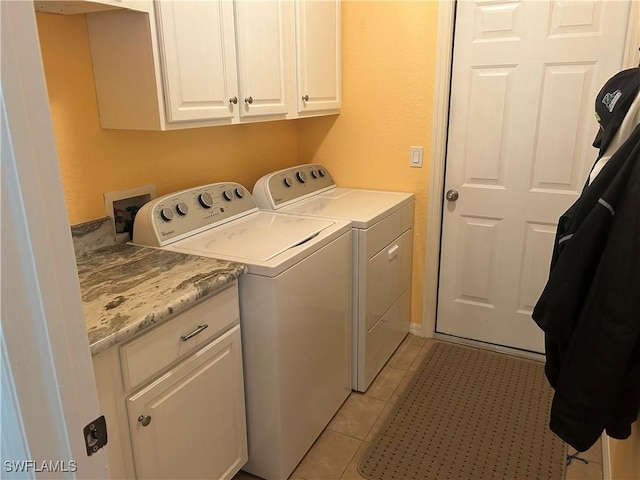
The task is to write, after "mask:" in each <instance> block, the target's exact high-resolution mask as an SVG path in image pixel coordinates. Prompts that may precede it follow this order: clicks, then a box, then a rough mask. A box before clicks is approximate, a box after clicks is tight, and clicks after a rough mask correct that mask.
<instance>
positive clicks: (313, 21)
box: [295, 0, 341, 114]
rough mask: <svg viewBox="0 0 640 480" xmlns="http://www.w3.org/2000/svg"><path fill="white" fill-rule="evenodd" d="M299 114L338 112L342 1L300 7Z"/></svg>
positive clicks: (307, 0)
mask: <svg viewBox="0 0 640 480" xmlns="http://www.w3.org/2000/svg"><path fill="white" fill-rule="evenodd" d="M295 6H296V47H297V49H296V56H297V77H298V82H297V84H298V113H300V114H304V113H315V112H322V111H326V110H337V109H339V108H340V106H341V91H340V0H304V1H297V2H296V4H295Z"/></svg>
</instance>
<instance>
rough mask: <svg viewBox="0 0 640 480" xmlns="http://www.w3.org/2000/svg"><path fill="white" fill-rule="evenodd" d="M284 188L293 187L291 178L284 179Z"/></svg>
mask: <svg viewBox="0 0 640 480" xmlns="http://www.w3.org/2000/svg"><path fill="white" fill-rule="evenodd" d="M283 182H284V186H285V187H290V186H291V179H290V178H289V177H284V180H283Z"/></svg>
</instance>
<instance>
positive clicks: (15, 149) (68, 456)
mask: <svg viewBox="0 0 640 480" xmlns="http://www.w3.org/2000/svg"><path fill="white" fill-rule="evenodd" d="M0 7H1V15H0V20H1V22H2V26H1V27H2V28H1V29H0V31H1V35H2V41H1V42H0V46H1V49H2V52H1V57H2V78H1V82H2V88H1V90H0V91H1V94H2V97H1V100H2V102H1V103H2V114H3V115H2V146H1V147H2V148H1V152H2V158H1V159H2V182H1V187H2V188H1V192H2V244H1V247H2V265H1V271H2V282H1V287H2V305H1V307H2V336H3V347H6V351H4V352H3V357H5V358H6V364H4V365H3V368H2V371H3V372H4V374H5V377H4V378H3V382H5V383H9V382H11V383H12V388H13V389H14V393H15V397H14V398H15V400H16V401H17V402H18V408H19V410H20V413H21V420H22V428H21V431H22V432H23V435H24V436H23V438H22V439H16V441H19V440H22V441H23V442H24V445H26V448H23V449H22V450H23V453H25V454H26V453H28V454H29V455H31V456H32V458H30V459H19V458H14V459H9V458H7V459H5V458H3V459H2V460H3V462H2V465H0V468H4V467H5V464H4V460H15V461H17V460H33V461H36V462H44V461H51V462H56V461H60V462H66V463H65V464H64V465H62V466H61V468H67V469H69V468H71V464H70V462H71V460H73V461H74V462H76V465H77V468H78V471H77V475H78V477H80V478H108V471H107V462H106V453H105V451H104V450H101V451H99V452H98V453H97V454H95V455H93V456H91V457H88V456H87V453H86V447H85V444H84V439H83V433H82V428H83V427H84V425H86V424H87V423H89V422H90V421H92V420H93V419H95V418H96V417H97V416H98V415H99V411H100V410H99V405H98V398H97V393H96V388H95V381H94V377H93V367H92V363H91V355H90V353H89V344H88V341H87V332H86V326H85V323H84V315H83V310H82V300H81V296H80V287H79V283H78V274H77V270H76V265H75V257H74V252H73V245H72V241H71V232H70V229H69V218H68V216H67V211H66V208H65V201H64V193H63V189H62V180H61V177H60V170H59V166H58V158H57V153H56V152H57V150H56V144H55V139H54V134H53V125H52V121H51V115H50V111H49V98H48V95H47V89H46V83H45V78H44V71H43V67H42V60H41V54H40V45H39V41H38V31H37V25H36V20H35V13H34V7H33V3H32V2H0ZM9 372H10V376H9ZM27 449H28V451H25V450H27ZM3 453H4V452H3ZM14 453H15V452H14ZM59 465H60V464H59ZM3 473H5V472H4V470H3ZM33 473H34V472H31V474H32V475H33ZM0 476H2V474H0ZM61 476H62V475H61V474H57V477H56V478H61ZM37 477H38V478H40V477H42V478H51V476H49V475H47V474H40V475H37ZM75 477H76V475H75V474H74V473H73V472H69V473H67V474H65V475H64V478H75Z"/></svg>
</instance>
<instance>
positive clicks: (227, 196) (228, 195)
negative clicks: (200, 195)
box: [222, 190, 233, 202]
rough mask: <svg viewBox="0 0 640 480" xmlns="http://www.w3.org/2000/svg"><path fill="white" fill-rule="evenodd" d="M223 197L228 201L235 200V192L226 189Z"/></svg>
mask: <svg viewBox="0 0 640 480" xmlns="http://www.w3.org/2000/svg"><path fill="white" fill-rule="evenodd" d="M222 198H224V199H225V200H226V201H227V202H230V201H231V200H233V192H232V191H231V190H225V191H224V192H222Z"/></svg>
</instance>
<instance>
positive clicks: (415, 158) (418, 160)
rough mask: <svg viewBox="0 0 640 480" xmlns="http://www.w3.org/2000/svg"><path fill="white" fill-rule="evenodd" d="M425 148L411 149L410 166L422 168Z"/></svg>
mask: <svg viewBox="0 0 640 480" xmlns="http://www.w3.org/2000/svg"><path fill="white" fill-rule="evenodd" d="M423 151H424V148H423V147H411V157H410V158H409V166H410V167H415V168H422V155H423Z"/></svg>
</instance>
